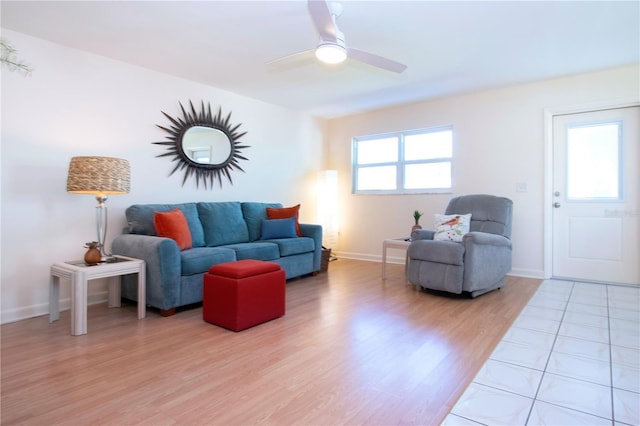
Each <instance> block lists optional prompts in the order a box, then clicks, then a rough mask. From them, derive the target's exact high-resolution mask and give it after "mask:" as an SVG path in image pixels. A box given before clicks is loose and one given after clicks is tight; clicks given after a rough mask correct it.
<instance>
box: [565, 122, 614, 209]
mask: <svg viewBox="0 0 640 426" xmlns="http://www.w3.org/2000/svg"><path fill="white" fill-rule="evenodd" d="M620 176H621V170H620V123H605V124H598V125H589V126H577V127H569V128H568V131H567V196H568V198H569V199H592V200H597V199H621V198H622V197H621V188H620Z"/></svg>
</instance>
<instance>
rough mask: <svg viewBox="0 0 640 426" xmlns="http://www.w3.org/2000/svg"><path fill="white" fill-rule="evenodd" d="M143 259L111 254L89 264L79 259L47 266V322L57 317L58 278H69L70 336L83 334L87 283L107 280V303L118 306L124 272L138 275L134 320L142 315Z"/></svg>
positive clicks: (144, 306) (143, 311)
mask: <svg viewBox="0 0 640 426" xmlns="http://www.w3.org/2000/svg"><path fill="white" fill-rule="evenodd" d="M145 270H146V268H145V263H144V260H141V259H134V258H132V257H125V256H113V257H111V258H109V260H108V261H106V262H103V263H99V264H97V265H92V266H89V265H87V264H86V263H84V261H83V260H74V261H70V262H60V263H56V264H54V265H52V266H51V279H50V283H49V322H50V323H51V322H54V321H57V320H59V319H60V278H66V279H68V280H71V335H73V336H80V335H82V334H87V296H88V293H87V282H88V281H90V280H95V279H98V278H110V279H109V297H108V306H109V307H110V308H118V307H120V280H119V279H118V277H121V276H122V275H126V274H138V319H142V318H144V317H145V315H146V287H145V285H146V284H145Z"/></svg>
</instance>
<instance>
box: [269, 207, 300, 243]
mask: <svg viewBox="0 0 640 426" xmlns="http://www.w3.org/2000/svg"><path fill="white" fill-rule="evenodd" d="M299 212H300V204H298V205H296V206H293V207H284V208H281V209H276V208H273V207H267V218H269V219H288V218H290V217H295V218H296V234H297V235H298V237H301V236H302V232H300V224H299V223H298V213H299Z"/></svg>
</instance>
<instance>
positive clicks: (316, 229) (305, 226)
mask: <svg viewBox="0 0 640 426" xmlns="http://www.w3.org/2000/svg"><path fill="white" fill-rule="evenodd" d="M300 233H301V234H302V236H303V237H309V238H313V241H314V243H315V249H314V252H313V270H314V271H319V270H320V261H321V259H322V225H315V224H310V223H301V224H300Z"/></svg>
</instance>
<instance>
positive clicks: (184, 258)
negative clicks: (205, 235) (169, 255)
mask: <svg viewBox="0 0 640 426" xmlns="http://www.w3.org/2000/svg"><path fill="white" fill-rule="evenodd" d="M235 260H236V252H235V251H233V250H231V249H227V248H222V247H195V248H192V249H191V250H185V251H182V252H180V263H181V265H182V275H195V274H202V273H204V272H207V271H208V270H209V268H210V267H211V266H213V265H217V264H219V263H225V262H233V261H235Z"/></svg>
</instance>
